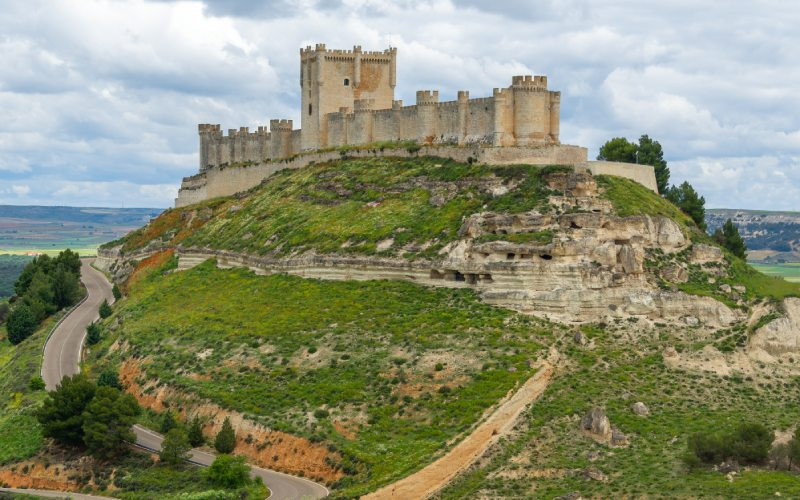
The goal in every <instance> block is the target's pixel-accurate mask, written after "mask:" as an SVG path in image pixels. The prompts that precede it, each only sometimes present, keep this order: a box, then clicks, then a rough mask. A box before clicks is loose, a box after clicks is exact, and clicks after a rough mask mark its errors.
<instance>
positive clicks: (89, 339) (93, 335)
mask: <svg viewBox="0 0 800 500" xmlns="http://www.w3.org/2000/svg"><path fill="white" fill-rule="evenodd" d="M98 342H100V325H98V324H97V323H91V324H90V325H89V326H87V327H86V344H87V345H95V344H96V343H98Z"/></svg>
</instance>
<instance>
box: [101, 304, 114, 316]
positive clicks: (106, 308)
mask: <svg viewBox="0 0 800 500" xmlns="http://www.w3.org/2000/svg"><path fill="white" fill-rule="evenodd" d="M113 312H114V311H113V310H112V309H111V306H110V305H108V301H107V300H103V303H102V304H100V317H101V318H103V319H106V318H107V317H109V316H111V313H113Z"/></svg>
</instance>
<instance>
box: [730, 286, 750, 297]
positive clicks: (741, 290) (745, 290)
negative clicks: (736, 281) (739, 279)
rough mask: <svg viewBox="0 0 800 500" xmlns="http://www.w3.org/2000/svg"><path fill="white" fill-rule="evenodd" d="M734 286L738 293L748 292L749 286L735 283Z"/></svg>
mask: <svg viewBox="0 0 800 500" xmlns="http://www.w3.org/2000/svg"><path fill="white" fill-rule="evenodd" d="M732 288H733V289H734V290H736V293H740V294H742V295H744V293H745V292H747V288H746V287H745V286H744V285H733V287H732Z"/></svg>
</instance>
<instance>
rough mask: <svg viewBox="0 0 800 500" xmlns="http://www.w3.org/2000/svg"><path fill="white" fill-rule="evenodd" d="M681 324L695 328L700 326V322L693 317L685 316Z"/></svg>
mask: <svg viewBox="0 0 800 500" xmlns="http://www.w3.org/2000/svg"><path fill="white" fill-rule="evenodd" d="M683 322H684V323H686V326H697V325H699V324H700V320H699V319H697V318H695V317H694V316H686V317H685V318H683Z"/></svg>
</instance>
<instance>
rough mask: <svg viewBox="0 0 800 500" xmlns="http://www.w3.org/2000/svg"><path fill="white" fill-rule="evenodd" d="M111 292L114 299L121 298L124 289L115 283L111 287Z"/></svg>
mask: <svg viewBox="0 0 800 500" xmlns="http://www.w3.org/2000/svg"><path fill="white" fill-rule="evenodd" d="M111 293H112V294H113V295H114V300H119V299H121V298H122V291H120V289H119V286H118V285H117V284H116V283H114V286H113V287H111Z"/></svg>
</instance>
